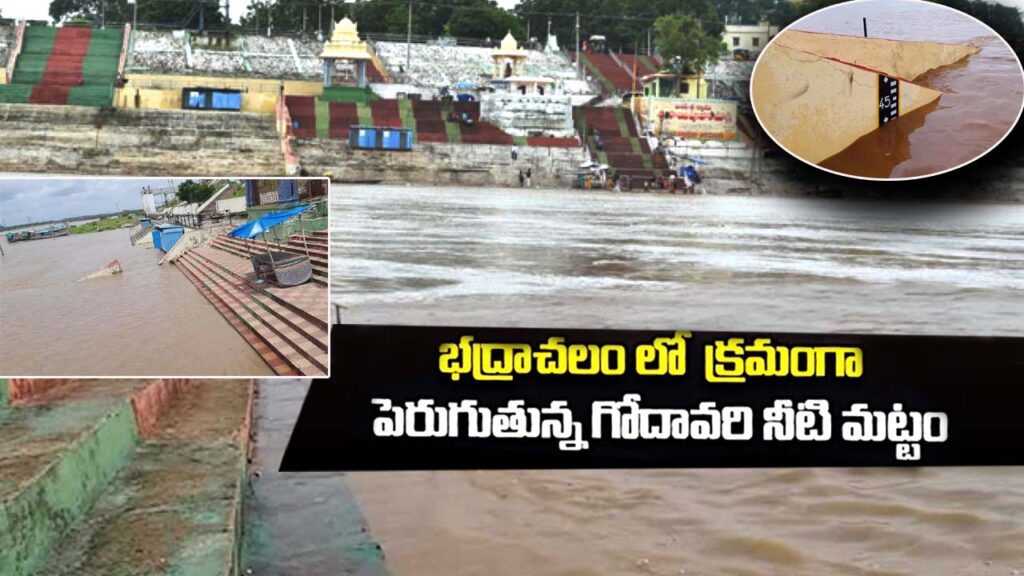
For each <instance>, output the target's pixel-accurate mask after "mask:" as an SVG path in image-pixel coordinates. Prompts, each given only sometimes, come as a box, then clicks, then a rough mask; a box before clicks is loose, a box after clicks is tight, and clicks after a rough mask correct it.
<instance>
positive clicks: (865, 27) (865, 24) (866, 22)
mask: <svg viewBox="0 0 1024 576" xmlns="http://www.w3.org/2000/svg"><path fill="white" fill-rule="evenodd" d="M861 20H862V21H863V22H864V37H865V38H867V37H868V19H867V17H866V16H865V17H864V18H862V19H861Z"/></svg>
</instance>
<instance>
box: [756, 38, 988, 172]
mask: <svg viewBox="0 0 1024 576" xmlns="http://www.w3.org/2000/svg"><path fill="white" fill-rule="evenodd" d="M978 50H979V49H978V48H977V47H974V46H968V45H956V44H940V43H936V42H907V41H897V40H885V39H877V38H859V37H854V36H841V35H834V34H819V33H810V32H800V31H794V30H787V31H785V32H783V33H781V34H780V35H779V36H778V37H777V38H776V39H775V40H774V41H773V42H772V43H771V45H770V46H768V47H767V48H766V49H765V50H764V52H763V53H762V55H761V57H760V58H759V59H758V62H757V66H756V67H755V69H754V72H753V75H752V77H751V92H752V102H753V105H754V109H755V112H756V113H757V116H758V120H759V121H760V122H761V124H762V125H763V126H764V128H765V130H766V131H767V132H768V133H769V134H770V135H771V136H772V137H773V138H775V140H776V141H777V142H778V143H779V144H780V145H782V146H783V147H784V148H785V149H786V150H787V151H789V152H790V153H791V154H793V155H795V156H797V157H799V158H801V159H803V160H805V161H807V162H811V163H813V164H819V163H821V162H822V161H824V160H826V159H828V158H829V157H831V156H834V155H835V154H838V153H839V152H841V151H842V150H844V149H845V148H847V147H848V146H850V145H851V144H853V142H854V141H856V140H857V139H858V138H860V137H861V136H864V135H865V134H868V133H870V132H872V131H874V130H877V129H879V128H881V127H883V126H885V125H887V124H888V123H889V122H893V121H897V119H898V118H899V117H900V116H904V115H907V114H909V113H910V112H913V111H914V110H917V109H920V108H922V107H924V106H926V105H928V104H931V103H932V102H935V101H936V100H938V99H939V97H940V96H941V93H940V92H938V91H936V90H932V89H931V88H927V87H925V86H921V85H918V84H914V83H913V82H912V80H913V79H915V78H917V77H919V76H921V75H922V74H924V73H926V72H928V71H929V70H932V69H935V68H938V67H941V66H947V65H950V64H953V63H955V62H958V61H960V60H962V59H963V58H966V57H967V56H970V55H971V54H975V53H977V52H978Z"/></svg>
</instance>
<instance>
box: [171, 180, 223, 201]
mask: <svg viewBox="0 0 1024 576" xmlns="http://www.w3.org/2000/svg"><path fill="white" fill-rule="evenodd" d="M216 191H217V190H216V188H215V187H214V185H213V184H211V183H209V182H202V181H200V182H196V181H195V180H185V181H184V182H182V183H181V184H178V193H177V196H178V199H179V200H181V201H182V202H184V203H186V204H188V203H192V202H194V203H196V204H201V203H203V202H206V201H207V200H209V198H210V196H213V193H214V192H216Z"/></svg>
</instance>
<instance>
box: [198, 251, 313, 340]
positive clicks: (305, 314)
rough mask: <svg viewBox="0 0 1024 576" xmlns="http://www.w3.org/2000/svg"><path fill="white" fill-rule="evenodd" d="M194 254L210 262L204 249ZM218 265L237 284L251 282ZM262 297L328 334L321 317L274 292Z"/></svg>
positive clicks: (262, 293) (236, 272)
mask: <svg viewBox="0 0 1024 576" xmlns="http://www.w3.org/2000/svg"><path fill="white" fill-rule="evenodd" d="M213 247H214V248H217V249H219V250H220V251H222V252H226V253H228V254H232V255H234V256H239V257H241V258H244V259H245V261H246V262H248V260H249V257H248V256H247V255H246V254H244V253H242V252H239V251H237V250H234V249H232V248H230V247H224V246H218V245H216V244H215V245H213ZM192 253H193V254H195V255H196V256H199V257H201V258H204V259H207V260H209V258H207V257H206V255H205V254H203V253H202V249H197V250H193V251H192ZM217 264H218V265H219V266H220V268H221V270H223V271H225V272H227V273H229V274H230V275H231V276H232V278H234V281H235V282H237V283H247V282H249V280H250V279H249V278H248V277H246V276H244V275H242V274H241V273H240V272H239V270H237V269H235V270H232V269H229V268H227V267H225V266H224V265H223V264H222V263H217ZM248 269H249V268H248V266H247V267H246V271H248ZM313 281H314V282H316V283H317V284H320V285H326V281H319V280H317V279H316V277H314V279H313ZM260 295H261V296H265V297H267V298H269V299H270V300H272V301H274V302H275V303H277V304H279V305H281V306H284V307H285V308H287V309H289V310H291V311H292V312H294V313H295V314H298V315H299V316H301V317H302V318H304V319H305V320H306V321H308V322H310V323H311V324H313V325H314V326H315V327H317V328H318V329H320V330H323V331H324V332H325V333H326V332H327V321H326V320H325V319H324V318H322V317H319V316H317V315H315V314H311V313H310V312H308V311H306V310H304V309H303V308H302V307H300V306H297V305H295V304H293V303H292V302H290V301H288V299H286V298H283V297H281V296H279V295H278V294H276V293H275V292H274V291H272V290H269V289H266V288H264V289H262V290H261V291H260Z"/></svg>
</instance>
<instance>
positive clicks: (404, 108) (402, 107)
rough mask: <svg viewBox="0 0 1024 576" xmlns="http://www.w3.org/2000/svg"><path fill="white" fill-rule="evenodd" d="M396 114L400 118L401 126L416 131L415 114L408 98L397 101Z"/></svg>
mask: <svg viewBox="0 0 1024 576" xmlns="http://www.w3.org/2000/svg"><path fill="white" fill-rule="evenodd" d="M398 115H399V116H401V118H402V126H404V127H406V128H409V129H411V130H412V131H413V132H415V131H416V116H415V114H414V113H413V111H412V102H411V101H409V100H399V101H398Z"/></svg>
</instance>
